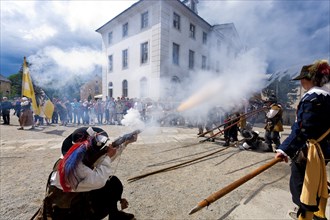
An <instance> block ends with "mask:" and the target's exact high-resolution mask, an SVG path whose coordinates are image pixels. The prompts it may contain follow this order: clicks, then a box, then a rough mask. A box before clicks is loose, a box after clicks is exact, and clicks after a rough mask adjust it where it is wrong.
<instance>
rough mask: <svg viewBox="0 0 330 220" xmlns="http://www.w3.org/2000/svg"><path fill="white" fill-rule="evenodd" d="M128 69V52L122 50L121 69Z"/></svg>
mask: <svg viewBox="0 0 330 220" xmlns="http://www.w3.org/2000/svg"><path fill="white" fill-rule="evenodd" d="M127 67H128V50H127V49H126V50H123V69H125V68H127Z"/></svg>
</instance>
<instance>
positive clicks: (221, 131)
mask: <svg viewBox="0 0 330 220" xmlns="http://www.w3.org/2000/svg"><path fill="white" fill-rule="evenodd" d="M266 108H267V107H263V108H260V109H258V111H253V112H250V114H245V115H242V116H245V117H246V118H248V117H251V116H253V115H255V114H257V113H259V112H261V111H263V110H264V109H266ZM240 117H241V116H238V117H236V118H234V119H232V120H230V121H228V122H226V123H224V124H223V125H226V124H228V123H230V122H232V121H234V120H237V119H238V118H240ZM239 122H240V121H237V122H235V123H233V124H231V125H229V126H228V127H226V128H224V129H223V130H220V131H219V132H217V133H215V134H213V135H211V136H210V137H207V138H205V139H204V140H201V141H200V142H204V141H207V140H209V139H211V138H214V137H215V136H217V135H219V134H223V132H224V131H226V130H228V129H229V128H231V127H233V126H234V125H236V124H238V123H239Z"/></svg>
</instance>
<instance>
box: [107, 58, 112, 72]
mask: <svg viewBox="0 0 330 220" xmlns="http://www.w3.org/2000/svg"><path fill="white" fill-rule="evenodd" d="M108 62H109V64H108V67H109V68H108V70H109V72H112V71H113V58H112V55H110V56H108Z"/></svg>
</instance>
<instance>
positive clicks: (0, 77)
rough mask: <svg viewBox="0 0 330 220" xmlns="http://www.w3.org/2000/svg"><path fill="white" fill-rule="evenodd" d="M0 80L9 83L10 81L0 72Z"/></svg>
mask: <svg viewBox="0 0 330 220" xmlns="http://www.w3.org/2000/svg"><path fill="white" fill-rule="evenodd" d="M0 81H1V82H9V83H11V81H10V80H9V79H7V78H6V77H4V76H3V75H1V74H0Z"/></svg>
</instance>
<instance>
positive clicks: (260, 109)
mask: <svg viewBox="0 0 330 220" xmlns="http://www.w3.org/2000/svg"><path fill="white" fill-rule="evenodd" d="M267 108H268V107H262V108H258V109H256V110H253V111H250V112H247V113H245V114H242V115H240V116H238V117H236V118H233V119H231V120H229V121H227V122H224V123H222V124H220V125H219V126H217V127H215V128H212V129H210V130H208V131H205V132H204V133H202V134H199V135H198V137H202V136H204V135H205V134H208V133H210V132H211V131H214V130H216V129H219V130H220V127H222V126H224V125H226V124H228V123H230V122H233V121H235V120H237V119H241V118H242V117H245V116H246V117H250V116H253V115H255V114H257V113H260V112H262V111H264V110H265V109H267ZM221 132H222V131H221V130H220V132H219V133H221ZM219 133H218V134H219Z"/></svg>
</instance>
